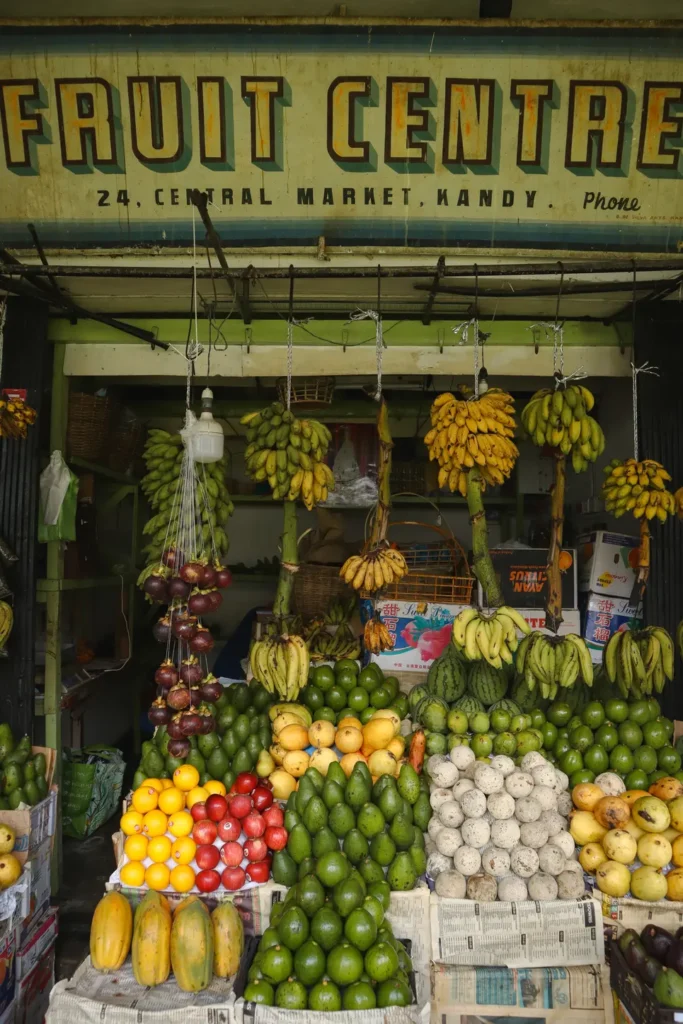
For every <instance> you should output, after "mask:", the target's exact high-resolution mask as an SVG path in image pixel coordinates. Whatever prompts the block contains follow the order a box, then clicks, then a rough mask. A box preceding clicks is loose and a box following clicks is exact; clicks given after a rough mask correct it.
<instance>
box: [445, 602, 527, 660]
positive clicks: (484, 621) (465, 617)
mask: <svg viewBox="0 0 683 1024" xmlns="http://www.w3.org/2000/svg"><path fill="white" fill-rule="evenodd" d="M517 630H519V631H520V633H529V632H530V627H529V624H528V622H527V621H526V619H524V618H523V617H522V616H521V615H520V614H519V612H518V611H517V610H516V609H515V608H509V607H508V606H507V605H503V606H502V607H501V608H497V609H496V611H495V612H493V613H492V614H491V615H485V614H484V613H483V612H480V611H478V609H477V608H463V610H462V611H461V612H460V614H459V615H456V617H455V619H454V620H453V637H452V642H453V646H454V647H455V649H456V651H457V652H458V653H459V654H462V656H463V657H464V658H465V659H466V660H467V661H481V660H482V658H483V659H484V661H487V662H488V663H489V665H492V666H493V668H502V667H503V665H504V664H506V665H512V662H513V660H514V659H513V655H514V653H515V651H516V650H517V647H518V646H519V643H518V640H517Z"/></svg>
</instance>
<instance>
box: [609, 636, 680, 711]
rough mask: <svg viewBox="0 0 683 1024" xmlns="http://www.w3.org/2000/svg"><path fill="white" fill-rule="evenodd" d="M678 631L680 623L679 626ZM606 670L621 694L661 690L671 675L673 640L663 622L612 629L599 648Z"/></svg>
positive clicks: (672, 672)
mask: <svg viewBox="0 0 683 1024" xmlns="http://www.w3.org/2000/svg"><path fill="white" fill-rule="evenodd" d="M679 633H680V626H679ZM602 663H603V666H604V669H605V674H606V675H607V678H608V679H609V681H610V682H611V683H616V684H617V686H618V687H619V690H620V691H621V694H622V696H624V697H635V698H636V700H640V698H641V697H647V696H649V694H651V693H652V691H653V689H654V691H655V692H656V693H661V692H662V690H663V689H664V685H665V683H666V681H667V679H669V680H671V679H673V677H674V645H673V640H672V639H671V637H670V636H669V634H668V633H667V631H666V630H665V629H664V628H663V627H662V626H648V627H647V629H640V630H635V631H631V630H630V629H625V630H621V631H620V632H619V633H614V634H613V635H612V636H611V637H610V639H609V640H608V642H607V644H606V645H605V649H604V651H603V652H602Z"/></svg>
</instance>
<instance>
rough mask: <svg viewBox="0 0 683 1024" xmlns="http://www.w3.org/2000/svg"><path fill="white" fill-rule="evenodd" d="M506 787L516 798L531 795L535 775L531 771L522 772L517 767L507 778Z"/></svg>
mask: <svg viewBox="0 0 683 1024" xmlns="http://www.w3.org/2000/svg"><path fill="white" fill-rule="evenodd" d="M505 788H506V790H507V791H508V793H509V794H510V796H513V797H514V798H515V800H520V799H522V798H523V797H525V796H529V794H530V793H531V791H532V789H533V788H534V780H533V776H532V775H530V774H529V772H521V771H519V769H517V770H516V771H514V772H512V774H511V775H508V777H507V778H506V780H505Z"/></svg>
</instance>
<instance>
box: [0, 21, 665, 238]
mask: <svg viewBox="0 0 683 1024" xmlns="http://www.w3.org/2000/svg"><path fill="white" fill-rule="evenodd" d="M682 57H683V36H682V35H681V34H680V33H676V32H673V31H671V30H670V29H669V30H667V31H660V32H657V31H654V30H652V31H644V30H642V29H638V30H624V29H616V28H614V29H611V30H604V31H599V30H596V29H591V30H578V29H571V30H570V29H562V28H555V29H553V30H549V29H545V30H531V29H528V28H520V29H515V28H514V27H510V28H509V29H505V30H501V29H500V28H494V29H491V28H486V27H485V26H484V27H481V28H477V27H473V26H469V27H466V26H459V27H458V26H444V25H435V26H425V25H394V26H388V25H387V26H363V27H359V26H357V25H349V26H343V25H338V24H337V25H323V24H308V25H304V24H302V25H280V26H275V25H267V24H261V25H246V24H241V25H224V24H217V25H206V26H192V27H190V26H187V25H175V26H165V27H159V26H157V27H152V26H139V27H130V26H119V27H97V28H95V27H83V28H80V29H73V28H70V29H61V28H55V27H52V26H50V27H48V26H43V27H39V28H35V27H34V28H31V29H22V28H17V27H9V26H6V27H5V28H3V29H0V135H1V136H2V141H1V145H0V196H1V198H2V202H0V238H1V239H2V243H3V244H4V245H22V244H26V245H28V244H30V241H29V236H28V233H27V230H26V224H27V222H33V223H35V224H36V226H37V228H38V231H39V234H40V236H41V239H42V241H43V244H44V245H46V246H50V247H62V248H76V249H83V248H95V247H99V248H102V247H104V248H114V247H117V248H123V249H131V248H137V247H143V246H154V247H158V246H170V247H172V246H180V245H187V244H188V242H189V241H190V240H191V237H192V210H193V207H192V205H191V203H190V200H189V194H190V192H191V191H192V190H193V189H200V190H202V191H206V192H208V194H209V197H210V200H211V202H212V204H213V206H212V207H211V216H212V219H213V220H214V222H215V224H216V225H217V227H218V230H219V232H220V234H221V236H222V238H223V240H224V243H225V244H226V246H228V247H244V246H250V247H254V246H257V247H258V246H268V247H274V248H286V249H291V248H292V247H296V246H313V245H315V243H316V241H317V239H318V237H319V236H321V235H324V236H325V239H326V243H327V245H328V246H343V247H349V248H358V247H361V246H369V247H381V248H388V247H389V248H391V247H395V248H400V247H424V248H430V249H438V250H440V251H453V250H458V249H462V248H465V247H468V248H470V249H475V250H480V251H481V250H496V251H499V250H505V249H510V248H513V249H516V250H519V249H536V250H552V251H557V252H560V251H585V250H601V251H608V250H611V251H624V252H677V251H679V250H680V247H681V244H682V242H683V189H682V185H681V175H682V161H683V157H682V156H681V145H682V143H683V60H682Z"/></svg>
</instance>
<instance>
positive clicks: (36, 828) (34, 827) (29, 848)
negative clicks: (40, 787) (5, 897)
mask: <svg viewBox="0 0 683 1024" xmlns="http://www.w3.org/2000/svg"><path fill="white" fill-rule="evenodd" d="M34 749H35V748H34ZM56 822H57V787H56V786H51V788H50V792H49V793H48V795H47V796H46V797H45V799H44V800H41V801H40V803H37V804H35V805H34V806H33V807H27V808H26V809H25V810H20V811H0V824H3V825H10V826H11V827H12V828H13V829H14V832H15V834H16V837H17V841H16V844H15V847H14V853H15V854H16V856H17V858H18V859H19V860H20V861H21V863H22V864H24V863H25V862H26V861H27V860H28V859H29V858H30V857H32V856H33V854H34V852H35V851H36V850H37V849H38V847H39V846H41V845H42V844H43V843H44V842H45V841H46V840H47V839H49V840H51V839H52V837H53V836H54V834H55V827H56Z"/></svg>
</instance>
